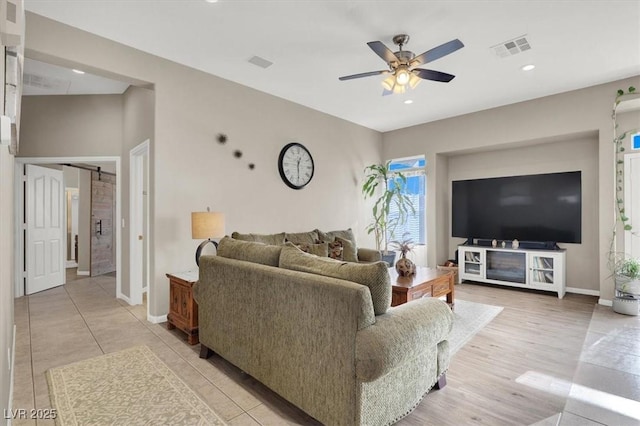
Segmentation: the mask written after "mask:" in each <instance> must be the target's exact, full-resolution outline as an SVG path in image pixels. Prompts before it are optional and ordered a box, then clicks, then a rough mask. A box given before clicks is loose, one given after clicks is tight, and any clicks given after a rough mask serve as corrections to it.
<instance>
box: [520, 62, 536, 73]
mask: <svg viewBox="0 0 640 426" xmlns="http://www.w3.org/2000/svg"><path fill="white" fill-rule="evenodd" d="M535 67H536V66H535V65H533V64H528V65H525V66H523V67H522V71H531V70H532V69H534V68H535Z"/></svg>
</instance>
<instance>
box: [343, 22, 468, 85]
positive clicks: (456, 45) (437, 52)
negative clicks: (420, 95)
mask: <svg viewBox="0 0 640 426" xmlns="http://www.w3.org/2000/svg"><path fill="white" fill-rule="evenodd" d="M408 42H409V36H408V35H406V34H398V35H396V36H394V37H393V43H394V44H397V45H398V46H399V50H398V51H397V52H392V51H391V49H389V48H388V47H387V46H385V45H384V43H382V42H381V41H370V42H369V43H367V45H368V46H369V47H370V48H371V50H373V51H374V52H375V53H376V54H377V55H378V56H380V57H381V58H382V59H384V61H385V62H386V63H387V65H389V69H388V70H381V71H370V72H363V73H360V74H353V75H347V76H344V77H340V78H339V80H340V81H345V80H353V79H356V78H362V77H370V76H373V75H380V74H391V75H390V76H389V77H387V78H386V79H385V80H384V81H383V82H382V87H384V91H383V92H382V95H383V96H385V95H391V94H394V93H404V92H405V91H406V90H407V86H409V87H410V88H412V89H413V88H414V87H416V86H417V85H418V83H420V81H421V80H432V81H441V82H444V83H448V82H450V81H451V80H453V78H454V77H455V75H451V74H447V73H444V72H440V71H434V70H427V69H423V68H416V67H417V66H419V65H424V64H428V63H429V62H432V61H435V60H436V59H440V58H442V57H443V56H446V55H448V54H450V53H453V52H455V51H456V50H458V49H460V48H462V47H464V44H462V42H461V41H460V40H458V39H454V40H451V41H449V42H447V43H444V44H441V45H440V46H437V47H434V48H433V49H431V50H427V51H426V52H424V53H423V54H421V55H418V56H416V55H415V54H414V53H413V52H410V51H409V50H402V46H404V45H405V44H407V43H408Z"/></svg>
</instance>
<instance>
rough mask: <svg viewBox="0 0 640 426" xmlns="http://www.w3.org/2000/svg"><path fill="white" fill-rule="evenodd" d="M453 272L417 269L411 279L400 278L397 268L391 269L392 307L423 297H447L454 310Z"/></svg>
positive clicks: (418, 267)
mask: <svg viewBox="0 0 640 426" xmlns="http://www.w3.org/2000/svg"><path fill="white" fill-rule="evenodd" d="M453 275H454V274H453V272H452V271H443V270H438V269H435V268H425V267H421V266H417V267H416V274H415V275H413V276H411V277H401V276H398V272H397V271H396V268H394V267H391V268H389V276H390V278H391V284H392V286H393V293H392V295H391V306H398V305H402V304H403V303H407V302H410V301H412V300H416V299H420V298H422V297H441V296H445V295H446V296H447V303H448V304H449V306H450V307H451V309H453V304H454V285H455V283H454V280H453Z"/></svg>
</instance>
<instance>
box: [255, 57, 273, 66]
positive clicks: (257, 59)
mask: <svg viewBox="0 0 640 426" xmlns="http://www.w3.org/2000/svg"><path fill="white" fill-rule="evenodd" d="M249 63H251V64H253V65H257V66H259V67H260V68H269V67H270V66H271V65H273V62H271V61H267V60H266V59H264V58H261V57H260V56H252V57H251V59H249Z"/></svg>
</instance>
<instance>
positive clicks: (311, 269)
mask: <svg viewBox="0 0 640 426" xmlns="http://www.w3.org/2000/svg"><path fill="white" fill-rule="evenodd" d="M279 266H280V267H281V268H286V269H291V270H294V271H300V272H307V273H310V274H316V275H324V276H327V277H332V278H338V279H342V280H346V281H352V282H354V283H358V284H362V285H365V286H367V287H369V292H370V293H371V301H372V302H373V310H374V312H375V314H376V315H380V314H384V313H385V312H387V310H388V309H389V307H390V306H391V280H390V279H389V271H388V269H387V264H386V263H384V262H376V263H367V264H360V263H351V262H341V261H337V260H334V259H330V258H323V257H317V256H313V255H310V254H308V253H304V252H302V251H300V249H298V248H297V247H296V246H295V245H293V244H289V243H287V244H285V246H284V247H282V252H281V253H280V263H279Z"/></svg>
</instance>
